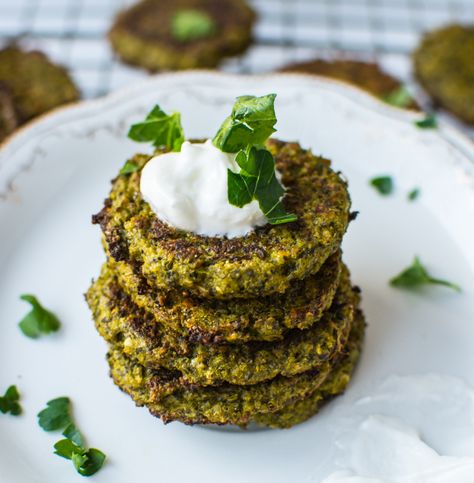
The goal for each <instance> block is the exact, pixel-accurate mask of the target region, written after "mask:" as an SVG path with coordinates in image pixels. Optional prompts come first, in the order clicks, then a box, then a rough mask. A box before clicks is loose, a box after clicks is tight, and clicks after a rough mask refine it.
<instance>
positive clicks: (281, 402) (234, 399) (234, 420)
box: [108, 317, 365, 426]
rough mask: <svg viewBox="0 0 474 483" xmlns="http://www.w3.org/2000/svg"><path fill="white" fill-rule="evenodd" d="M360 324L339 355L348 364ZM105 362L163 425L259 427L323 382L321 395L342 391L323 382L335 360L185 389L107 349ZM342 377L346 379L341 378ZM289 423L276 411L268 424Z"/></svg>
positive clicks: (168, 375)
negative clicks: (260, 378) (242, 382)
mask: <svg viewBox="0 0 474 483" xmlns="http://www.w3.org/2000/svg"><path fill="white" fill-rule="evenodd" d="M364 325H365V323H364V321H363V318H362V317H361V318H360V319H358V320H357V323H356V324H355V325H354V328H353V330H352V331H351V337H350V340H349V342H348V346H347V347H346V349H345V352H344V353H346V354H347V353H348V354H349V357H350V359H351V360H352V361H354V362H355V361H356V360H357V358H358V355H359V353H360V349H361V345H362V341H363V334H364ZM342 360H344V359H342ZM108 362H109V366H110V370H111V376H112V378H113V380H114V382H115V384H116V385H117V386H118V387H119V388H121V389H122V390H123V391H125V392H127V393H128V394H129V395H130V396H131V397H132V399H133V400H134V401H135V403H136V404H137V405H138V406H146V407H147V408H148V409H149V411H150V412H151V413H152V414H153V415H155V416H157V417H160V418H161V419H162V420H163V421H164V422H165V423H167V422H170V421H174V420H178V421H181V422H184V423H186V424H234V425H239V426H245V425H247V424H248V423H250V422H252V421H254V420H256V419H258V421H259V423H260V424H268V422H266V421H265V418H264V417H263V416H264V415H265V414H269V413H275V412H277V411H280V410H284V408H285V406H288V405H289V404H291V403H295V402H296V401H299V400H302V399H305V398H308V397H309V396H311V395H314V394H315V391H316V390H317V389H318V388H319V387H321V385H322V384H323V383H324V382H325V381H327V382H328V386H326V387H325V394H326V393H331V394H332V393H336V392H337V390H338V389H339V388H341V387H342V386H341V381H340V380H339V379H338V378H335V380H333V381H332V382H330V381H331V380H330V379H327V377H328V375H330V374H331V372H332V371H334V370H336V371H337V368H338V367H339V366H338V363H337V361H331V362H326V363H325V364H324V365H323V366H321V367H320V368H319V370H317V371H308V372H304V373H302V374H298V375H296V376H292V377H284V376H278V377H276V378H275V379H272V380H271V381H267V382H263V383H260V384H255V385H250V386H236V385H231V384H223V385H221V386H217V387H215V386H208V387H200V386H195V385H189V384H187V383H184V382H183V381H182V378H181V377H180V375H179V373H174V374H173V373H172V372H169V371H152V370H148V369H145V368H144V367H143V366H141V365H139V364H136V363H133V362H132V361H131V360H130V359H128V358H127V357H126V356H124V355H123V354H122V353H121V352H120V351H119V350H116V349H114V348H113V347H112V348H111V350H110V351H109V354H108ZM342 377H343V379H344V381H346V379H347V376H346V374H343V376H342ZM333 388H334V389H333ZM304 409H305V413H304V414H303V415H302V417H301V419H304V418H306V417H309V414H308V413H309V411H308V410H307V408H304ZM280 421H281V422H280ZM295 422H298V421H295ZM291 423H292V421H291V419H289V418H288V417H283V416H282V414H280V413H276V419H275V422H274V424H270V425H275V426H278V425H281V426H283V425H285V426H288V425H289V424H291Z"/></svg>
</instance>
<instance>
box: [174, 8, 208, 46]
mask: <svg viewBox="0 0 474 483" xmlns="http://www.w3.org/2000/svg"><path fill="white" fill-rule="evenodd" d="M216 31H217V25H216V22H215V21H214V20H213V18H212V17H211V16H210V15H208V14H207V13H206V12H203V11H200V10H193V9H186V10H178V11H177V12H176V13H175V15H174V16H173V18H172V19H171V35H172V36H173V37H174V38H175V39H176V40H179V41H180V42H189V41H193V40H199V39H206V38H209V37H212V36H213V35H214V34H215V33H216Z"/></svg>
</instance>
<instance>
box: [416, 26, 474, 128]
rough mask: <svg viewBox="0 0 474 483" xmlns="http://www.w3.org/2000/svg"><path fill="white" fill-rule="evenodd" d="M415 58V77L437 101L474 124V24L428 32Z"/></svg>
mask: <svg viewBox="0 0 474 483" xmlns="http://www.w3.org/2000/svg"><path fill="white" fill-rule="evenodd" d="M413 61H414V68H415V75H416V77H417V78H418V80H419V81H420V83H421V85H422V86H423V87H424V89H425V90H426V91H427V92H428V94H429V95H430V96H431V98H432V99H433V100H434V102H435V103H436V104H438V105H440V106H442V107H444V108H446V109H447V110H449V111H451V112H452V113H453V114H455V115H456V116H457V117H459V118H460V119H462V120H463V121H465V122H467V123H470V124H474V25H464V26H463V25H450V26H447V27H443V28H441V29H438V30H434V31H432V32H428V33H427V34H426V35H425V36H424V37H423V39H422V41H421V43H420V45H419V47H418V48H417V49H416V51H415V53H414V55H413Z"/></svg>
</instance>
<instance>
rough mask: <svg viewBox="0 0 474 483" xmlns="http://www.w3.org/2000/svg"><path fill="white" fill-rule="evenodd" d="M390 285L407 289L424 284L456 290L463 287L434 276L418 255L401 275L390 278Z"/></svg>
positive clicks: (458, 290)
mask: <svg viewBox="0 0 474 483" xmlns="http://www.w3.org/2000/svg"><path fill="white" fill-rule="evenodd" d="M390 285H392V286H393V287H402V288H407V289H414V288H417V287H420V286H422V285H444V286H445V287H448V288H451V289H453V290H455V291H456V292H460V291H461V287H459V285H456V284H454V283H451V282H448V281H446V280H441V279H438V278H433V277H432V276H431V275H430V274H429V273H428V271H427V270H426V268H425V267H424V266H423V265H422V264H421V261H420V259H419V258H418V257H415V260H414V261H413V264H412V265H411V266H410V267H408V268H407V269H405V270H403V272H401V273H400V274H399V275H397V276H396V277H394V278H392V279H391V280H390Z"/></svg>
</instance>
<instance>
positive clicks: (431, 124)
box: [415, 114, 438, 129]
mask: <svg viewBox="0 0 474 483" xmlns="http://www.w3.org/2000/svg"><path fill="white" fill-rule="evenodd" d="M415 125H416V126H417V127H419V128H420V129H436V128H437V127H438V121H437V120H436V117H435V116H434V115H433V114H427V115H426V116H425V117H424V118H423V119H420V120H418V121H415Z"/></svg>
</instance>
